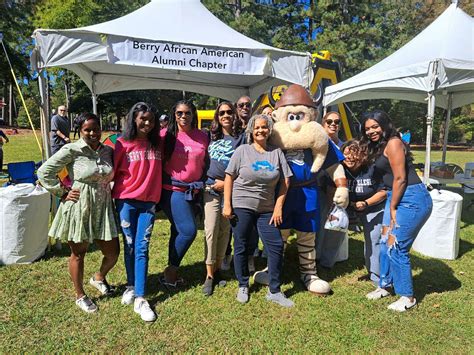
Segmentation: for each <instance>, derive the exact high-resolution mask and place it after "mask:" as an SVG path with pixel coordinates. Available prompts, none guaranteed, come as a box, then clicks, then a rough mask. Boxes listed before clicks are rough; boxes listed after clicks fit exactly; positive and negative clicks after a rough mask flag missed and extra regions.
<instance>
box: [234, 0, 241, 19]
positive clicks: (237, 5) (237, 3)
mask: <svg viewBox="0 0 474 355" xmlns="http://www.w3.org/2000/svg"><path fill="white" fill-rule="evenodd" d="M234 7H235V11H234V16H235V18H236V19H237V18H239V17H240V14H241V13H242V1H241V0H235V3H234Z"/></svg>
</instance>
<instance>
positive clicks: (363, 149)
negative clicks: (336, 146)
mask: <svg viewBox="0 0 474 355" xmlns="http://www.w3.org/2000/svg"><path fill="white" fill-rule="evenodd" d="M346 149H349V152H350V153H352V154H354V155H355V156H357V158H358V160H359V163H360V165H361V166H365V165H367V163H368V161H369V153H368V150H367V145H366V144H363V143H362V142H361V141H359V140H357V139H351V140H348V141H347V142H346V143H344V144H343V145H342V147H341V152H342V153H343V154H344V151H345V150H346Z"/></svg>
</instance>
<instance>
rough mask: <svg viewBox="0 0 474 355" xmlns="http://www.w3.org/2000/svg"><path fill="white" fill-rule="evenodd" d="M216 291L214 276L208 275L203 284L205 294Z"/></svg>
mask: <svg viewBox="0 0 474 355" xmlns="http://www.w3.org/2000/svg"><path fill="white" fill-rule="evenodd" d="M213 292H214V279H213V278H212V277H209V276H208V277H206V281H204V285H202V293H203V294H204V296H210V295H212V293H213Z"/></svg>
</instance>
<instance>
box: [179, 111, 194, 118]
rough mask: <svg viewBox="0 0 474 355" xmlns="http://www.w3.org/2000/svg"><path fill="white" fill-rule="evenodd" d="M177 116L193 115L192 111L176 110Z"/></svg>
mask: <svg viewBox="0 0 474 355" xmlns="http://www.w3.org/2000/svg"><path fill="white" fill-rule="evenodd" d="M176 116H178V117H181V116H186V117H191V111H176Z"/></svg>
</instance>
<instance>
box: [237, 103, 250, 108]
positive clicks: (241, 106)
mask: <svg viewBox="0 0 474 355" xmlns="http://www.w3.org/2000/svg"><path fill="white" fill-rule="evenodd" d="M251 106H252V104H251V103H250V102H241V103H238V104H237V107H238V108H244V107H247V108H250V107H251Z"/></svg>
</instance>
